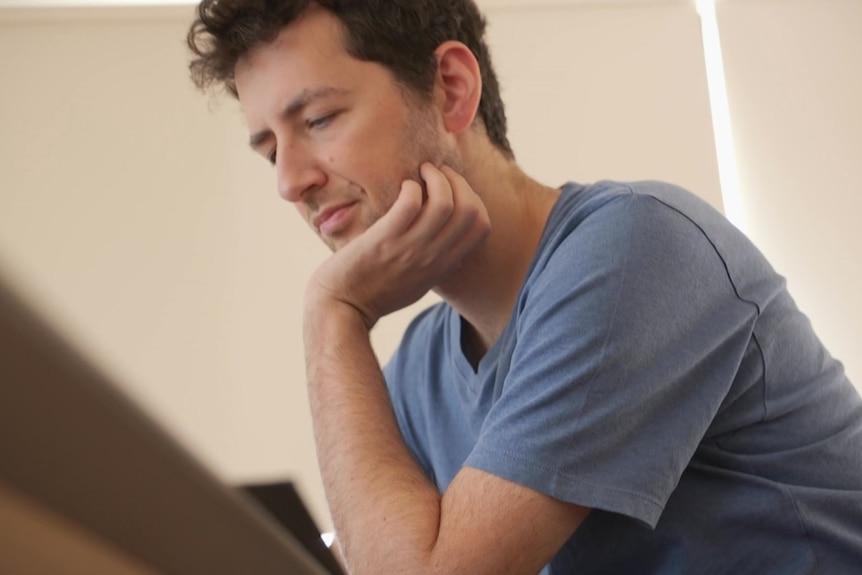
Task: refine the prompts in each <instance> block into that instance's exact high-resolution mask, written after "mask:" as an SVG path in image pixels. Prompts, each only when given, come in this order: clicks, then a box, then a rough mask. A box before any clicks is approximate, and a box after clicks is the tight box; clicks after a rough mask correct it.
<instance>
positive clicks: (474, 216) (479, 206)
mask: <svg viewBox="0 0 862 575" xmlns="http://www.w3.org/2000/svg"><path fill="white" fill-rule="evenodd" d="M435 171H436V174H438V175H439V176H440V177H442V178H443V179H445V182H446V189H447V190H448V191H449V193H450V197H451V198H452V203H451V204H450V205H449V206H447V209H448V210H449V213H450V217H449V218H448V220H447V221H446V223H445V226H443V227H441V229H440V233H438V234H437V236H436V237H435V238H434V242H435V243H436V244H437V246H436V247H437V249H439V250H442V251H449V252H452V255H453V256H454V257H458V258H459V259H461V258H463V257H464V256H465V255H467V253H469V252H471V251H472V250H473V249H475V248H476V247H477V246H478V245H479V244H480V243H481V242H482V241H483V240H484V239H485V238H486V237H487V236H488V233H489V232H490V230H491V226H490V219H489V217H488V212H487V210H486V209H485V204H484V203H483V202H482V200H481V198H479V196H478V195H477V194H476V193H475V192H474V191H473V189H472V188H471V187H470V185H469V184H468V183H467V181H466V180H465V179H464V177H463V176H462V175H461V174H459V173H458V172H456V171H455V170H453V169H452V168H450V167H448V166H443V167H441V168H440V170H439V171H437V170H435ZM430 187H431V186H430V183H429V189H430Z"/></svg>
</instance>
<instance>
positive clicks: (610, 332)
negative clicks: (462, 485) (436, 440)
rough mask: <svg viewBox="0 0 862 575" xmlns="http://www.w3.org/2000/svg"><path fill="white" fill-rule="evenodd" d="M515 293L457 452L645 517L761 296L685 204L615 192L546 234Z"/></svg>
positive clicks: (735, 355)
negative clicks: (490, 383) (750, 291)
mask: <svg viewBox="0 0 862 575" xmlns="http://www.w3.org/2000/svg"><path fill="white" fill-rule="evenodd" d="M552 249H553V254H552V255H551V257H549V258H546V260H545V262H544V263H543V264H542V267H541V269H537V270H534V271H533V273H532V274H531V276H530V278H529V279H528V283H527V284H526V285H525V287H524V290H523V292H522V294H521V297H520V298H519V301H518V304H517V305H518V306H519V309H518V310H517V320H516V321H517V323H516V325H514V326H513V327H512V329H514V330H516V331H515V341H516V343H515V344H514V346H513V348H512V349H511V350H510V351H509V352H508V353H509V358H508V360H509V362H510V364H509V369H508V373H507V375H506V377H505V380H504V381H503V387H502V392H501V395H500V397H499V399H498V400H497V401H496V403H495V404H494V406H493V408H492V409H491V411H490V413H489V415H488V418H487V419H486V421H485V423H484V425H483V427H482V430H481V433H480V436H479V441H478V442H477V444H476V446H475V448H474V449H473V451H472V452H471V453H470V455H469V457H468V459H467V461H466V462H465V465H467V466H470V467H474V468H478V469H482V470H484V471H487V472H489V473H492V474H495V475H498V476H500V477H504V478H506V479H509V480H511V481H514V482H517V483H520V484H523V485H525V486H527V487H530V488H533V489H536V490H538V491H541V492H544V493H546V494H548V495H551V496H552V497H555V498H558V499H561V500H565V501H569V502H572V503H577V504H579V505H582V506H585V507H590V508H597V509H603V510H606V511H611V512H615V513H621V514H624V515H628V516H630V517H633V518H635V519H638V520H641V521H643V522H645V523H646V524H648V525H650V526H652V527H654V526H655V524H656V523H657V521H658V519H659V516H660V515H661V512H662V510H663V508H664V505H665V503H666V502H667V499H668V497H669V496H670V494H671V492H672V491H673V489H674V488H675V486H676V485H677V483H678V482H679V479H680V476H681V474H682V472H683V470H684V469H685V468H686V466H687V464H688V463H689V461H690V460H691V458H692V456H693V454H694V452H695V450H696V449H697V447H698V444H699V442H700V441H701V439H702V438H703V437H704V434H705V433H706V431H707V429H708V427H709V425H710V422H711V421H712V420H713V418H714V417H715V414H716V413H717V411H718V409H719V406H720V405H721V403H722V400H723V399H724V397H725V395H726V394H727V392H728V390H729V388H730V386H731V383H732V382H733V379H734V374H735V372H736V370H737V368H738V366H739V364H740V362H741V360H742V357H743V355H744V354H745V352H746V349H747V348H748V345H749V342H750V340H751V334H752V329H753V324H754V319H755V316H756V314H757V308H756V306H755V305H753V304H752V303H749V302H746V301H743V300H742V299H740V298H739V297H738V296H737V294H736V292H735V290H734V286H733V284H732V282H731V280H730V279H729V278H728V273H727V270H726V268H725V266H724V262H723V261H722V258H721V257H720V255H719V254H718V253H717V252H716V250H715V248H714V246H713V245H712V243H711V242H710V240H709V238H708V237H707V236H706V235H705V234H704V232H703V231H702V230H701V229H700V227H698V225H696V224H695V223H694V222H693V221H691V220H690V219H689V218H688V217H686V216H685V215H684V214H682V213H680V212H679V211H677V210H676V209H674V208H673V207H671V206H669V205H667V204H665V203H663V202H662V201H661V200H658V199H656V198H653V197H650V196H645V195H624V196H620V197H617V198H615V199H613V200H611V201H609V202H607V203H606V204H605V205H603V206H602V207H600V208H598V209H596V210H595V211H594V212H592V213H591V214H590V215H589V216H587V217H586V218H584V219H583V220H582V221H580V222H579V223H578V225H577V226H575V227H574V229H572V230H571V231H570V232H569V233H567V234H566V235H565V236H564V237H562V238H561V239H559V240H558V241H557V244H556V245H555V246H553V247H552Z"/></svg>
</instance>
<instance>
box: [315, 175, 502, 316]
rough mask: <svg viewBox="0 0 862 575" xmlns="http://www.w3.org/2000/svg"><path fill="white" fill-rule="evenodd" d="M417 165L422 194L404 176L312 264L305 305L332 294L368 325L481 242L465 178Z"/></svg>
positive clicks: (482, 219) (486, 225)
mask: <svg viewBox="0 0 862 575" xmlns="http://www.w3.org/2000/svg"><path fill="white" fill-rule="evenodd" d="M419 173H420V175H421V176H422V179H423V180H424V181H425V183H426V189H427V198H426V199H425V201H424V202H423V197H422V196H423V194H422V186H421V185H420V184H419V183H418V182H415V181H413V180H407V181H405V182H404V183H403V184H402V185H401V191H400V193H399V195H398V198H397V199H396V200H395V203H393V205H392V207H391V208H390V209H389V211H388V212H387V213H386V214H385V215H384V216H383V217H381V218H380V219H379V220H378V221H377V222H375V223H374V224H373V225H372V226H371V227H369V228H368V229H367V230H366V231H365V232H364V233H362V234H361V235H359V236H357V237H356V238H355V239H354V240H353V241H351V242H350V243H348V244H347V245H346V246H344V247H343V248H342V249H341V250H339V251H338V252H336V253H335V254H333V255H332V256H331V257H330V258H329V259H327V260H326V261H325V262H324V263H323V264H322V265H321V266H320V267H319V268H318V269H317V271H316V272H315V273H314V275H313V276H312V278H311V281H310V282H309V285H308V288H307V290H306V309H307V310H308V309H309V306H311V307H312V308H315V309H320V308H316V306H326V305H331V304H332V303H334V302H336V303H337V302H340V303H343V304H346V305H348V306H350V307H352V308H354V309H355V310H356V311H358V312H359V314H360V315H361V316H362V319H363V321H364V323H365V326H366V327H367V328H368V329H371V327H373V326H374V324H375V323H377V320H378V319H380V318H381V317H383V316H384V315H386V314H389V313H392V312H393V311H397V310H399V309H401V308H403V307H405V306H408V305H410V304H411V303H413V302H415V301H417V300H418V299H419V298H421V297H422V296H423V295H425V293H427V292H428V290H430V289H431V288H432V287H434V286H435V285H437V284H439V283H440V282H441V281H442V280H443V279H445V278H446V277H447V276H448V275H449V274H451V273H452V272H453V271H455V270H457V269H458V267H459V266H460V265H461V262H462V261H463V260H464V258H465V257H466V256H467V255H469V254H470V253H471V252H473V250H475V249H476V248H477V247H478V246H479V245H481V243H482V242H483V241H484V240H485V238H486V237H487V236H488V233H489V232H490V230H491V225H490V221H489V218H488V212H487V211H486V209H485V205H484V204H483V203H482V201H481V199H480V198H479V196H477V195H476V193H475V192H473V190H472V188H470V185H469V184H468V183H467V181H466V180H465V179H464V178H463V177H462V176H461V175H460V174H458V173H457V172H455V171H454V170H452V169H451V168H449V167H446V166H444V167H442V168H440V169H438V168H436V167H435V166H433V165H432V164H429V163H425V164H423V165H422V166H421V167H420V169H419ZM324 309H325V308H324Z"/></svg>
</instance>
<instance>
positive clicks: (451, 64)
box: [434, 41, 482, 133]
mask: <svg viewBox="0 0 862 575" xmlns="http://www.w3.org/2000/svg"><path fill="white" fill-rule="evenodd" d="M434 54H435V56H436V58H437V79H436V83H437V86H436V92H437V94H438V97H439V98H440V105H441V112H442V115H443V122H444V125H445V127H446V130H447V131H449V132H452V133H460V132H463V131H465V130H467V129H468V128H470V126H472V125H473V120H474V119H475V118H476V113H477V111H478V109H479V101H480V100H481V98H482V74H481V72H480V71H479V62H478V61H477V60H476V57H475V56H474V55H473V52H472V51H470V49H469V48H468V47H467V46H465V45H464V44H462V43H461V42H456V41H449V42H444V43H443V44H441V45H440V46H439V47H438V48H437V50H436V51H435V53H434Z"/></svg>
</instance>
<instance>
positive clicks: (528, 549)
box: [430, 467, 589, 575]
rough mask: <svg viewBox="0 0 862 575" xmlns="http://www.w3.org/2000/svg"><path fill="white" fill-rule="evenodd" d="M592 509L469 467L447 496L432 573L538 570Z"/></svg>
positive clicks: (458, 476) (445, 497)
mask: <svg viewBox="0 0 862 575" xmlns="http://www.w3.org/2000/svg"><path fill="white" fill-rule="evenodd" d="M588 513H589V509H587V508H584V507H580V506H578V505H574V504H572V503H566V502H564V501H560V500H558V499H554V498H552V497H549V496H548V495H545V494H543V493H540V492H538V491H534V490H533V489H530V488H528V487H524V486H522V485H519V484H517V483H513V482H511V481H508V480H506V479H502V478H500V477H497V476H495V475H491V474H489V473H486V472H484V471H480V470H478V469H474V468H471V467H465V468H463V469H462V470H461V471H460V472H459V473H458V475H457V476H456V477H455V479H454V480H453V482H452V484H451V485H450V486H449V489H447V490H446V492H445V493H444V495H443V499H442V502H441V514H440V529H439V537H438V539H437V542H436V544H435V546H434V549H433V551H432V553H431V569H430V572H432V573H447V574H452V573H467V574H471V575H480V574H484V573H487V574H494V575H497V574H525V575H526V574H534V573H538V572H539V571H540V570H541V569H542V568H543V567H544V566H545V565H546V564H547V563H549V562H550V561H551V559H552V558H553V556H554V555H555V554H556V553H557V552H558V551H559V549H560V548H561V547H562V546H563V545H564V544H565V543H566V541H568V539H569V538H570V537H571V536H572V534H573V533H574V532H575V530H576V529H577V528H578V526H579V525H580V524H581V523H582V522H583V520H584V519H585V518H586V516H587V514H588Z"/></svg>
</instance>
